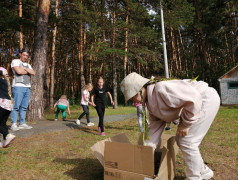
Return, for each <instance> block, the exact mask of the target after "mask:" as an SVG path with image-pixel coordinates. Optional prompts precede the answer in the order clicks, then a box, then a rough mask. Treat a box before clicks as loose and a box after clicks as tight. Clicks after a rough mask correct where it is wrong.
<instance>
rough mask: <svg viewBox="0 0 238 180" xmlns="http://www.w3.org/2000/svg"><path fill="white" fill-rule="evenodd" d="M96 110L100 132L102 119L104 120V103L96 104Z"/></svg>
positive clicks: (102, 127)
mask: <svg viewBox="0 0 238 180" xmlns="http://www.w3.org/2000/svg"><path fill="white" fill-rule="evenodd" d="M96 110H97V113H98V117H99V123H98V127H100V128H101V132H104V126H103V121H104V112H105V105H104V104H101V103H98V104H96Z"/></svg>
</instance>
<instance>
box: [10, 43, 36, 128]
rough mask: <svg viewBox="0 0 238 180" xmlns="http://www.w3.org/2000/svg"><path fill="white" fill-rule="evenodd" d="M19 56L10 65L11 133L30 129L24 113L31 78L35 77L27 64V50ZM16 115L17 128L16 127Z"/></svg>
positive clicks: (27, 101)
mask: <svg viewBox="0 0 238 180" xmlns="http://www.w3.org/2000/svg"><path fill="white" fill-rule="evenodd" d="M19 56H20V58H19V59H14V60H13V61H12V63H11V68H12V71H13V74H14V79H13V83H12V94H13V98H14V103H15V104H14V107H13V110H12V113H11V123H12V125H11V129H12V130H13V131H18V130H19V129H31V128H32V127H31V126H29V125H27V124H26V111H27V108H28V104H29V100H30V93H31V76H32V75H35V71H34V70H33V69H32V67H31V65H30V64H28V63H27V59H28V58H29V49H28V48H27V47H24V48H23V49H22V50H21V51H20V53H19ZM18 113H19V126H17V118H18Z"/></svg>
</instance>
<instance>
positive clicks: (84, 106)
mask: <svg viewBox="0 0 238 180" xmlns="http://www.w3.org/2000/svg"><path fill="white" fill-rule="evenodd" d="M81 106H82V108H83V113H82V114H81V115H80V116H79V118H78V119H81V118H82V117H83V116H84V115H85V114H86V119H87V122H88V123H90V120H89V109H88V106H87V105H83V104H81Z"/></svg>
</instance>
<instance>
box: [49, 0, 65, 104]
mask: <svg viewBox="0 0 238 180" xmlns="http://www.w3.org/2000/svg"><path fill="white" fill-rule="evenodd" d="M58 7H59V0H55V16H56V18H57V17H58ZM56 34H57V25H56V23H54V30H53V38H52V63H51V71H50V108H53V106H54V89H55V44H56ZM66 56H67V55H66Z"/></svg>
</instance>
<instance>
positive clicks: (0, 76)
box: [0, 67, 16, 147]
mask: <svg viewBox="0 0 238 180" xmlns="http://www.w3.org/2000/svg"><path fill="white" fill-rule="evenodd" d="M10 96H11V86H10V82H9V78H8V72H7V70H6V69H5V68H3V67H0V133H1V134H2V135H3V142H0V147H7V146H8V145H9V144H10V143H11V142H12V140H13V139H15V137H16V136H14V135H13V134H10V133H9V132H8V127H7V124H6V123H7V119H8V117H9V115H10V113H11V110H12V107H13V101H12V99H11V97H10Z"/></svg>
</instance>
